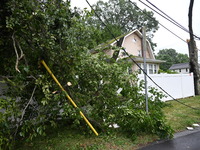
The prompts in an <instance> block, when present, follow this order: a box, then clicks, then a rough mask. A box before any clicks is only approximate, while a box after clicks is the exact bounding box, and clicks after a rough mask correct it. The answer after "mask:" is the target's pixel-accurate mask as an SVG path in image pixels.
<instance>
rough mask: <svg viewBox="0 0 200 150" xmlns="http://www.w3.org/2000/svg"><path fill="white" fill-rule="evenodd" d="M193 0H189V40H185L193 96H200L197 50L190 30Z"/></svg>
mask: <svg viewBox="0 0 200 150" xmlns="http://www.w3.org/2000/svg"><path fill="white" fill-rule="evenodd" d="M193 4H194V0H190V6H189V13H188V19H189V25H188V26H189V33H190V40H187V43H188V48H189V57H190V63H189V64H190V72H193V74H194V89H195V95H200V92H199V77H200V74H199V64H198V49H197V46H196V42H195V41H194V35H193V29H192V10H193Z"/></svg>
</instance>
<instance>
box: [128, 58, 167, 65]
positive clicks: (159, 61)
mask: <svg viewBox="0 0 200 150" xmlns="http://www.w3.org/2000/svg"><path fill="white" fill-rule="evenodd" d="M132 59H133V60H135V61H136V62H139V63H143V62H144V58H143V57H132ZM129 61H131V60H130V59H129ZM146 62H147V63H156V64H160V63H164V62H166V61H164V60H158V59H150V58H146Z"/></svg>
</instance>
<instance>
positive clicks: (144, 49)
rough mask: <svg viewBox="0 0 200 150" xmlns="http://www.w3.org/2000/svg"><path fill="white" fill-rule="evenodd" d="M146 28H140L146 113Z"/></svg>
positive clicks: (147, 109) (147, 110)
mask: <svg viewBox="0 0 200 150" xmlns="http://www.w3.org/2000/svg"><path fill="white" fill-rule="evenodd" d="M146 49H147V46H146V28H145V27H143V28H142V53H143V60H144V82H145V100H146V113H147V114H148V112H149V107H148V90H147V63H146Z"/></svg>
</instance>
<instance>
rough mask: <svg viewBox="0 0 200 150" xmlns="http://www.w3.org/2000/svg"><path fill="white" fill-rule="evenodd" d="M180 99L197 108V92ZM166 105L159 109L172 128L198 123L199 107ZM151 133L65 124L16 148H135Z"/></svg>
mask: <svg viewBox="0 0 200 150" xmlns="http://www.w3.org/2000/svg"><path fill="white" fill-rule="evenodd" d="M180 101H181V102H182V103H185V104H187V105H189V106H192V107H195V108H200V96H196V97H191V98H186V99H181V100H180ZM166 103H167V104H169V106H167V107H165V108H164V109H163V111H164V113H165V115H166V119H167V123H168V124H170V125H171V126H172V128H173V129H174V130H175V131H176V132H179V131H182V130H184V129H185V128H186V127H187V126H191V125H192V124H193V123H200V110H193V109H191V108H189V107H186V106H184V105H182V104H180V103H178V102H176V101H168V102H166ZM157 139H158V137H157V136H155V135H146V134H143V135H140V136H138V137H137V138H136V140H134V141H133V140H131V139H130V138H128V137H126V136H124V135H122V134H119V133H114V134H111V135H100V136H98V137H97V136H95V135H90V136H87V135H84V134H83V133H80V132H79V131H78V130H76V131H74V130H71V129H69V128H67V127H65V128H62V129H55V130H51V131H50V132H49V133H48V134H47V136H45V137H38V138H36V139H34V140H33V141H32V142H26V143H22V144H20V145H18V147H17V148H16V149H17V150H30V149H31V150H97V149H98V150H101V149H105V150H115V149H118V150H135V149H137V148H139V147H141V146H144V145H145V144H147V143H150V142H153V141H155V140H157Z"/></svg>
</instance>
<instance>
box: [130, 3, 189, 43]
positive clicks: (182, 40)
mask: <svg viewBox="0 0 200 150" xmlns="http://www.w3.org/2000/svg"><path fill="white" fill-rule="evenodd" d="M129 2H130V3H131V4H133V5H134V6H135V7H136V8H138V9H139V10H141V11H142V12H143V13H144V14H145V15H146V16H147V17H148V18H150V19H153V18H152V16H150V15H149V14H147V13H146V12H145V11H143V10H142V9H141V8H139V7H138V6H137V5H136V4H135V3H133V2H132V1H131V0H129ZM142 3H143V2H142ZM144 4H145V3H144ZM158 24H159V25H160V26H162V27H163V28H165V29H166V30H167V31H169V32H170V33H172V34H173V35H174V36H176V37H177V38H179V39H180V40H182V41H183V42H185V43H187V42H186V41H185V40H184V39H182V38H181V37H180V36H178V35H177V34H175V33H174V32H173V31H171V30H170V29H168V28H167V27H165V26H164V25H163V24H161V23H160V22H159V21H158Z"/></svg>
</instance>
